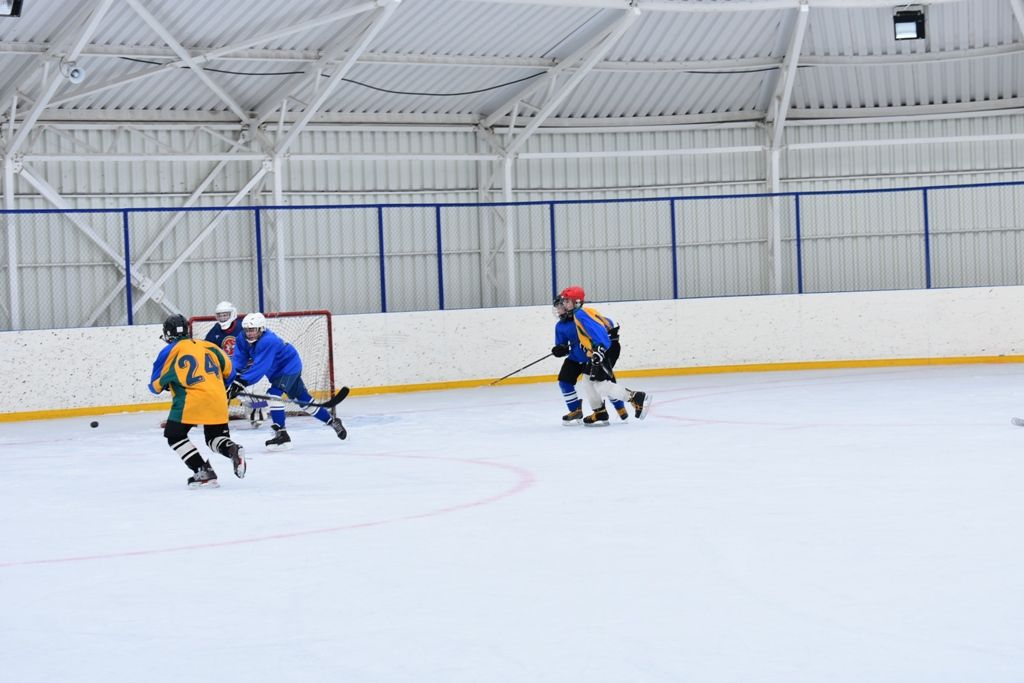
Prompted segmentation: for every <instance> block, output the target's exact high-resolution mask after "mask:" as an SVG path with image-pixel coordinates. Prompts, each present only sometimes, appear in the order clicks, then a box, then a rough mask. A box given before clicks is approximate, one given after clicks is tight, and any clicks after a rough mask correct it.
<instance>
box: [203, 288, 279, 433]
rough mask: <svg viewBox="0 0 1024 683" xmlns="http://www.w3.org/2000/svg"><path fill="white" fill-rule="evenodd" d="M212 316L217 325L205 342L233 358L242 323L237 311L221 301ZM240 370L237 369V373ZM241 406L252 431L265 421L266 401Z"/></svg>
mask: <svg viewBox="0 0 1024 683" xmlns="http://www.w3.org/2000/svg"><path fill="white" fill-rule="evenodd" d="M213 315H214V317H216V318H217V324H216V325H214V326H213V327H211V328H210V331H209V332H207V333H206V341H208V342H210V343H211V344H216V345H217V346H219V347H220V348H222V349H224V353H226V354H228V356H234V355H235V344H237V343H238V338H239V337H241V336H242V321H241V319H240V318H239V317H238V309H237V308H235V305H234V304H233V303H231V302H230V301H221V302H220V303H219V304H217V308H215V309H213ZM242 369H243V368H237V370H238V371H241V370H242ZM243 405H245V406H247V407H248V408H249V424H251V425H252V428H253V429H257V428H258V427H259V426H260V425H261V424H263V422H264V421H266V419H267V417H266V415H264V413H263V409H264V408H266V407H267V402H266V401H264V400H262V399H252V400H246V401H243Z"/></svg>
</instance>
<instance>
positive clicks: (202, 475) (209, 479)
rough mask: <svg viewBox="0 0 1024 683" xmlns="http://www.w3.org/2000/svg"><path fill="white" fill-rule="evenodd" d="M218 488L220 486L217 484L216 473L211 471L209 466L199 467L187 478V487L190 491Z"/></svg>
mask: <svg viewBox="0 0 1024 683" xmlns="http://www.w3.org/2000/svg"><path fill="white" fill-rule="evenodd" d="M219 486H220V484H218V483H217V473H216V472H214V471H213V468H212V467H210V466H209V464H207V466H206V467H200V468H199V469H198V470H196V472H195V473H194V474H193V475H192V476H191V477H189V478H188V487H189V488H190V489H215V488H217V487H219Z"/></svg>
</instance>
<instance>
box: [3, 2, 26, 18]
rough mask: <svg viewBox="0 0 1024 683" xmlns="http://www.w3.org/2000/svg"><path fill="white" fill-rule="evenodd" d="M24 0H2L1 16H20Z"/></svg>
mask: <svg viewBox="0 0 1024 683" xmlns="http://www.w3.org/2000/svg"><path fill="white" fill-rule="evenodd" d="M21 2H22V0H0V17H20V16H21Z"/></svg>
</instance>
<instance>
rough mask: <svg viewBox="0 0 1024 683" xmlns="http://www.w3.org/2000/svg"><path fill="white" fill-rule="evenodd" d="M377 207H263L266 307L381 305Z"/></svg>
mask: <svg viewBox="0 0 1024 683" xmlns="http://www.w3.org/2000/svg"><path fill="white" fill-rule="evenodd" d="M378 213H379V211H378V209H377V208H376V207H371V208H364V207H332V208H322V207H309V208H307V207H297V208H295V209H265V210H262V211H260V215H261V221H260V223H261V228H262V245H263V260H262V268H263V273H264V287H265V295H266V296H265V300H264V308H265V309H266V310H313V309H317V310H319V309H323V310H329V311H331V312H332V313H336V314H338V313H376V312H379V311H381V310H382V305H383V299H382V293H381V277H380V233H379V224H378Z"/></svg>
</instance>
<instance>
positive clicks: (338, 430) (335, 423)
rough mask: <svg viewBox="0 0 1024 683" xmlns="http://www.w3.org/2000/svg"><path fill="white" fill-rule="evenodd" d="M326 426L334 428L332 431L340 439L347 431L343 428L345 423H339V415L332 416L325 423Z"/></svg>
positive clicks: (342, 438)
mask: <svg viewBox="0 0 1024 683" xmlns="http://www.w3.org/2000/svg"><path fill="white" fill-rule="evenodd" d="M327 426H328V427H330V428H331V429H333V430H334V433H335V434H337V435H338V438H339V439H341V440H342V441H344V440H345V437H346V436H348V431H347V430H346V429H345V425H343V424H341V418H340V417H332V418H331V421H330V422H328V423H327Z"/></svg>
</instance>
